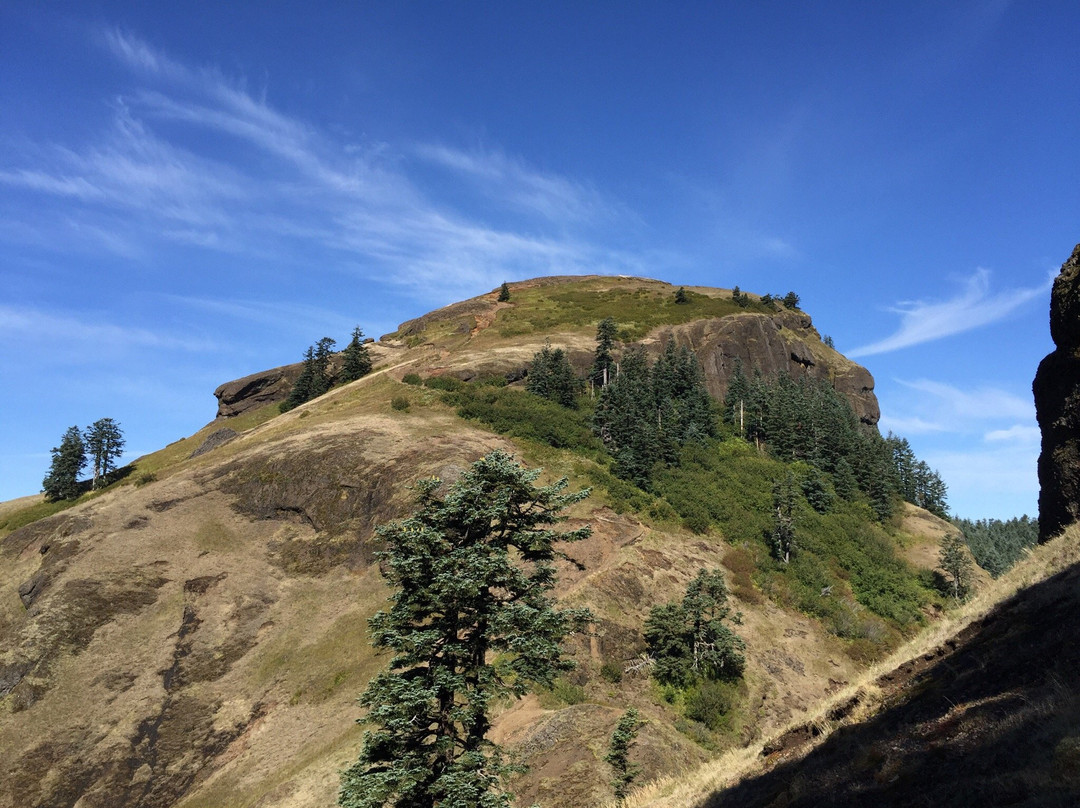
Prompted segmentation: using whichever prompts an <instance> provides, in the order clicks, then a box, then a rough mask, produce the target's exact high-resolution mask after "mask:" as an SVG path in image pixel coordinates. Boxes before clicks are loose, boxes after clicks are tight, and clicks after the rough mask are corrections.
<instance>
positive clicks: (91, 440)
mask: <svg viewBox="0 0 1080 808" xmlns="http://www.w3.org/2000/svg"><path fill="white" fill-rule="evenodd" d="M84 440H85V442H86V449H87V451H88V452H89V455H90V465H91V468H92V469H93V471H94V482H93V487H94V488H97V487H98V486H99V485H100V484H101V481H102V480H104V479H106V478H107V477H108V476H109V473H110V472H111V471H113V470H114V469H115V468H116V461H117V460H119V459H120V455H122V454H123V452H124V435H123V433H122V432H121V431H120V424H118V423H116V421H114V420H113V419H112V418H99V419H98V420H97V421H94V423H93V424H91V425H90V426H88V427H87V428H86V432H85V433H84Z"/></svg>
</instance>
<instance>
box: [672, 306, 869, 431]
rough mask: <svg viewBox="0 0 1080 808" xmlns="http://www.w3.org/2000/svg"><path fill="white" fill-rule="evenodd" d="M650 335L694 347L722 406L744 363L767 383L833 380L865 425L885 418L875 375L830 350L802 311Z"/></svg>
mask: <svg viewBox="0 0 1080 808" xmlns="http://www.w3.org/2000/svg"><path fill="white" fill-rule="evenodd" d="M651 336H653V337H655V339H656V342H657V344H663V343H665V342H667V340H668V339H669V338H671V337H674V338H675V339H676V340H677V341H678V342H679V343H680V344H684V345H689V346H690V347H691V348H692V349H693V351H694V353H696V354H697V356H698V359H699V360H700V361H701V364H702V368H703V370H704V371H705V384H706V386H707V387H708V389H709V393H710V395H712V396H713V397H714V398H716V399H718V400H720V401H723V399H724V396H725V394H726V393H727V388H728V380H729V379H730V378H731V375H732V374H733V373H734V372H735V367H736V364H737V363H741V364H742V367H743V372H745V373H749V372H751V371H752V370H760V371H761V374H762V375H763V376H765V377H766V378H776V377H777V376H779V375H780V374H782V373H787V374H789V375H791V376H793V377H799V376H809V377H810V378H813V379H821V380H824V381H828V382H830V383H831V384H832V386H833V387H834V388H835V390H836V391H837V392H838V393H840V394H841V395H843V396H844V397H845V398H847V400H848V401H849V402H850V403H851V407H852V409H853V410H854V411H855V414H856V415H857V416H858V417H859V420H860V421H862V422H863V423H864V424H867V425H869V426H875V425H876V424H877V422H878V419H879V418H880V417H881V409H880V408H879V406H878V400H877V396H876V395H874V377H873V376H871V375H870V371H868V370H867V369H866V368H864V367H863V366H862V365H858V364H856V363H854V362H852V361H851V360H849V359H847V358H846V357H844V356H843V355H841V354H839V353H837V352H836V351H834V350H833V349H832V348H829V347H828V346H826V345H825V343H823V342H822V341H821V338H820V337H819V336H818V333H817V331H816V330H815V329H814V327H813V325H812V323H811V321H810V315H808V314H804V313H803V312H800V311H788V310H782V311H778V312H776V313H774V314H738V315H734V316H729V317H718V318H712V319H706V320H695V321H693V322H690V323H684V324H682V325H677V326H666V327H664V328H662V329H660V330H659V331H658V332H655V333H654V334H653V335H651Z"/></svg>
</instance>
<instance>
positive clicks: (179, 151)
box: [0, 29, 646, 299]
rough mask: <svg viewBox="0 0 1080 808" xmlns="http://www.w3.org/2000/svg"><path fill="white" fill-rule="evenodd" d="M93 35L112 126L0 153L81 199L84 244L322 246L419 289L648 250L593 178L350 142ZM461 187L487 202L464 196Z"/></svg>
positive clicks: (571, 268) (341, 264) (627, 260)
mask: <svg viewBox="0 0 1080 808" xmlns="http://www.w3.org/2000/svg"><path fill="white" fill-rule="evenodd" d="M100 42H101V43H102V44H103V46H104V48H105V50H106V51H107V52H108V53H110V54H111V55H112V56H113V57H114V58H115V59H117V60H118V61H119V62H120V63H121V64H123V65H125V66H126V67H128V68H129V69H130V71H131V73H132V75H133V76H134V77H135V79H136V80H137V82H138V86H136V87H135V88H132V89H130V90H129V91H127V92H125V93H123V94H121V95H120V97H119V100H118V101H116V102H115V107H114V108H115V117H114V124H113V127H112V129H111V131H109V132H108V133H106V135H105V136H104V137H103V138H102V140H101V141H99V142H98V143H96V144H91V145H83V146H80V147H66V146H60V145H55V146H52V147H48V148H46V149H44V150H40V152H39V153H38V154H35V155H31V156H29V157H28V158H27V159H26V160H25V161H24V162H23V163H22V164H19V162H18V161H17V160H13V158H12V157H11V156H8V157H7V158H6V159H0V185H7V186H9V187H18V188H21V189H23V190H24V191H27V192H32V193H36V194H38V195H39V196H41V197H42V198H51V199H53V200H55V204H56V206H62V205H65V204H70V203H71V202H72V201H74V202H76V203H77V204H78V205H79V221H80V222H82V223H83V224H84V231H83V232H82V233H81V236H82V237H83V239H84V241H85V245H86V249H90V248H93V247H95V246H97V247H100V246H102V245H103V244H105V243H106V241H107V240H106V239H103V238H102V235H103V234H106V233H108V232H111V233H112V234H113V241H114V243H115V245H116V246H117V247H119V246H122V245H128V247H127V249H126V251H125V252H120V251H119V250H118V249H116V250H113V251H114V252H118V253H119V254H126V255H128V256H132V255H134V254H136V253H137V251H138V245H139V244H142V245H143V249H144V252H145V253H146V254H151V253H152V252H153V251H154V249H155V245H156V244H158V243H160V242H165V243H167V244H169V245H172V246H181V247H195V248H199V249H204V250H211V251H218V252H232V253H236V252H241V251H242V252H244V253H246V254H247V255H249V256H265V257H267V258H268V259H273V261H274V262H277V265H278V266H286V267H288V266H296V265H300V264H302V263H304V262H305V260H306V256H308V255H310V254H311V253H312V252H315V251H318V252H319V254H320V255H321V256H324V259H323V260H324V261H325V262H326V263H325V264H324V266H326V268H327V269H329V270H332V271H338V272H345V273H349V274H354V275H360V276H362V277H364V278H366V279H369V280H377V281H378V282H380V283H386V284H392V285H397V286H401V287H405V288H407V289H409V290H411V292H413V293H414V294H415V295H416V296H418V297H420V298H426V299H438V298H440V297H442V298H445V297H446V296H447V295H449V294H458V293H460V292H462V291H470V290H475V289H476V288H477V287H478V286H479V287H480V288H483V287H484V286H485V285H498V283H499V282H501V281H503V280H507V279H510V280H512V279H514V278H520V277H526V276H529V275H544V274H581V273H637V272H641V271H643V269H644V262H645V260H646V257H644V256H641V255H638V254H633V253H630V252H628V251H625V250H622V249H620V248H613V247H611V246H609V245H608V244H607V243H606V239H605V238H604V236H603V234H602V233H600V232H599V231H598V230H597V228H603V227H605V226H609V225H611V224H612V223H613V222H614V221H615V220H618V219H620V217H622V218H630V214H629V213H627V212H626V211H623V210H621V209H620V208H619V207H618V206H617V205H615V204H612V203H610V202H609V201H607V200H606V199H605V198H604V197H603V195H602V194H601V193H599V192H598V191H597V190H596V189H594V188H592V187H591V186H590V185H589V184H588V183H585V182H579V181H576V180H574V179H571V178H568V177H564V176H560V175H558V174H554V173H551V172H546V171H541V170H538V169H535V168H533V167H530V166H529V165H527V164H526V163H525V162H524V161H522V160H520V159H517V158H515V157H512V156H509V155H506V154H504V153H502V152H500V151H498V150H491V151H476V150H474V151H465V150H461V149H457V148H454V147H453V146H450V145H446V144H435V145H433V144H428V145H423V146H419V147H416V146H406V147H404V148H403V149H399V150H396V151H395V149H394V148H393V147H392V146H387V144H379V146H378V147H365V146H363V145H362V144H361V145H359V146H358V145H357V144H356V143H353V142H346V141H345V140H344V139H342V138H341V137H340V136H336V135H334V134H332V133H330V132H327V131H323V130H320V129H319V128H318V127H316V126H314V125H312V124H311V123H309V122H307V121H304V120H302V119H299V118H296V117H291V116H289V115H287V114H285V113H283V112H281V111H280V110H278V109H275V108H274V107H273V106H272V105H271V104H270V103H269V102H268V101H267V99H266V97H265V94H264V95H254V94H252V93H251V92H249V91H248V90H247V89H246V87H245V86H244V82H243V81H242V80H234V79H229V78H227V77H225V76H223V75H222V74H221V73H220V71H218V70H216V69H214V68H208V67H193V66H189V65H186V64H184V63H182V62H180V61H177V60H176V59H173V58H171V57H170V56H168V55H167V54H165V53H163V52H162V51H160V50H158V49H156V48H154V47H153V46H151V45H150V44H148V43H146V42H145V41H143V40H141V39H140V38H138V37H137V36H135V35H133V34H130V33H127V32H125V31H121V30H117V29H110V30H107V31H105V32H104V33H103V34H102V35H101V36H100ZM193 133H197V136H195V137H192V134H193ZM27 163H29V164H27ZM432 172H435V173H434V174H433V173H432ZM447 172H451V173H452V174H453V176H454V179H455V180H456V184H455V183H447V182H446V177H445V175H446V173H447ZM463 180H464V181H465V182H464V183H463V182H462V181H463ZM465 186H468V187H470V188H472V189H473V190H474V191H475V192H476V193H477V195H478V196H477V198H481V199H484V200H487V203H488V206H487V207H486V208H483V209H482V210H479V211H478V210H477V209H476V206H473V205H469V204H467V202H465V203H463V200H462V198H461V194H460V190H461V189H462V188H463V187H465ZM481 207H482V206H481ZM118 212H123V216H118V215H117V214H118ZM43 218H46V217H42V216H40V215H39V216H36V217H35V220H36V221H38V222H40V221H41V220H42V219H43ZM39 227H40V226H39ZM8 230H9V231H10V232H18V228H13V227H9V228H8ZM94 232H96V234H97V235H96V236H93V237H92V234H93V233H94ZM66 235H67V236H69V237H70V236H72V234H70V233H69V234H66ZM0 236H2V231H0ZM64 243H70V240H68V241H65V242H64ZM278 259H280V261H279V260H278ZM266 263H267V265H269V264H270V263H271V261H270V260H268V261H267V262H266Z"/></svg>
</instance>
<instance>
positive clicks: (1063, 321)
mask: <svg viewBox="0 0 1080 808" xmlns="http://www.w3.org/2000/svg"><path fill="white" fill-rule="evenodd" d="M1050 336H1051V338H1052V339H1053V340H1054V345H1055V346H1056V347H1055V350H1054V351H1053V353H1051V354H1049V355H1048V356H1047V357H1046V358H1045V359H1043V361H1042V362H1040V363H1039V370H1038V372H1037V373H1036V374H1035V382H1034V384H1033V385H1032V389H1033V392H1034V394H1035V412H1036V415H1037V417H1038V419H1039V428H1040V429H1041V430H1042V453H1041V454H1040V455H1039V538H1040V540H1041V541H1045V540H1047V539H1048V538H1050V537H1052V536H1054V535H1055V534H1057V533H1058V532H1060V531H1061V529H1062V528H1063V527H1065V526H1066V525H1069V524H1071V523H1073V522H1076V521H1077V520H1078V519H1080V244H1077V245H1076V247H1075V248H1074V249H1073V253H1072V256H1071V257H1070V258H1069V260H1068V261H1066V262H1065V263H1064V264H1062V266H1061V272H1060V274H1059V275H1058V276H1057V278H1056V279H1055V281H1054V289H1053V291H1052V292H1051V294H1050Z"/></svg>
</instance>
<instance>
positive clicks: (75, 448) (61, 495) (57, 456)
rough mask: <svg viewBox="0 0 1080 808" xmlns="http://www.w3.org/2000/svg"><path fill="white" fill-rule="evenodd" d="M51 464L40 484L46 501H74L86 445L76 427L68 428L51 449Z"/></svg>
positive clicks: (84, 462) (77, 494)
mask: <svg viewBox="0 0 1080 808" xmlns="http://www.w3.org/2000/svg"><path fill="white" fill-rule="evenodd" d="M51 451H52V464H51V465H50V466H49V473H48V474H46V475H45V479H44V480H42V482H41V488H42V490H43V491H44V492H45V497H46V498H47V499H50V500H53V501H56V500H60V499H75V498H76V497H77V496H79V473H80V472H81V471H82V470H83V466H85V465H86V445H85V444H84V442H83V437H82V433H81V432H80V431H79V428H78V427H77V426H72V427H68V429H67V431H66V432H64V437H63V438H61V440H60V445H59V446H54V447H53V448H52V450H51Z"/></svg>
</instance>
